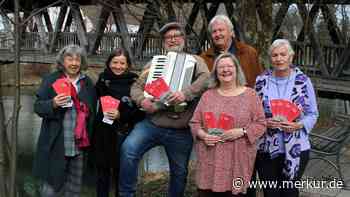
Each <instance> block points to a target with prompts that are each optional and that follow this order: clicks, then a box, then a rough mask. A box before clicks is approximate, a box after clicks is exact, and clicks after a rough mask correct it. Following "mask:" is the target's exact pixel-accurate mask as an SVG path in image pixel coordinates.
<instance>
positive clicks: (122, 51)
mask: <svg viewBox="0 0 350 197" xmlns="http://www.w3.org/2000/svg"><path fill="white" fill-rule="evenodd" d="M122 55H123V56H125V57H126V63H127V64H128V70H130V68H131V67H132V65H131V59H130V55H129V52H128V51H127V50H125V49H123V48H116V49H115V50H114V51H112V52H111V54H110V55H109V57H108V58H107V61H106V66H107V68H109V64H110V63H111V61H112V59H113V58H114V57H117V56H122Z"/></svg>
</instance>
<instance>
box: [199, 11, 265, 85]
mask: <svg viewBox="0 0 350 197" xmlns="http://www.w3.org/2000/svg"><path fill="white" fill-rule="evenodd" d="M208 30H209V33H210V35H211V39H212V43H213V45H214V46H213V47H211V48H209V49H208V50H206V51H204V52H203V53H202V54H201V55H200V56H201V57H202V58H203V59H204V60H205V62H206V63H207V65H208V68H209V70H210V71H211V69H212V67H213V64H214V60H215V58H216V57H217V56H218V55H219V54H220V53H223V52H230V53H232V54H234V55H235V56H236V57H237V58H238V60H239V62H240V64H241V66H242V69H243V72H244V75H245V77H246V80H247V83H248V86H249V87H254V84H255V78H256V77H257V76H258V75H259V74H260V73H262V72H263V67H262V66H261V65H260V64H259V59H258V54H257V52H256V50H255V49H254V48H253V47H252V46H249V45H247V44H245V43H243V42H240V41H238V40H237V39H235V34H234V31H233V25H232V22H231V21H230V19H229V18H228V17H227V16H225V15H216V16H215V17H214V18H213V19H212V20H211V21H210V23H209V25H208Z"/></svg>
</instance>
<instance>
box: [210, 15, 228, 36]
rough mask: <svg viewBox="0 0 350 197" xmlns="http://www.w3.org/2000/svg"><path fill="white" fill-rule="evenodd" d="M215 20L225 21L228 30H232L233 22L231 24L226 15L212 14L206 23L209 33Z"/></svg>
mask: <svg viewBox="0 0 350 197" xmlns="http://www.w3.org/2000/svg"><path fill="white" fill-rule="evenodd" d="M217 21H219V22H223V23H225V24H226V25H227V27H228V29H229V30H230V32H233V24H232V22H231V20H230V18H228V16H226V15H223V14H220V15H216V16H214V17H213V18H212V19H211V20H210V22H209V25H208V31H209V33H212V31H213V24H214V23H215V22H217Z"/></svg>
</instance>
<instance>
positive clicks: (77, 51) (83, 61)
mask: <svg viewBox="0 0 350 197" xmlns="http://www.w3.org/2000/svg"><path fill="white" fill-rule="evenodd" d="M73 55H77V56H79V57H80V70H86V69H87V67H88V64H87V56H86V52H85V50H84V49H83V48H82V47H80V46H78V45H75V44H70V45H67V46H65V47H63V48H62V49H61V50H60V51H59V52H58V55H57V56H56V63H57V69H58V70H62V71H63V70H64V66H63V61H64V58H65V57H66V56H73Z"/></svg>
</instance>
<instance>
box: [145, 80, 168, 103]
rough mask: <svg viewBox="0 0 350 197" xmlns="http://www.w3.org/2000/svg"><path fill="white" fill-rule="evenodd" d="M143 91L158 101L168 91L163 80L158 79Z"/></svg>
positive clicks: (147, 85)
mask: <svg viewBox="0 0 350 197" xmlns="http://www.w3.org/2000/svg"><path fill="white" fill-rule="evenodd" d="M145 91H146V92H147V93H148V94H150V95H152V96H153V97H155V98H157V99H160V98H161V97H162V96H163V95H164V94H166V93H168V92H169V91H170V88H169V86H168V84H167V83H166V82H165V81H164V79H163V78H161V77H160V78H158V79H156V80H154V81H152V82H151V83H148V84H146V85H145Z"/></svg>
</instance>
